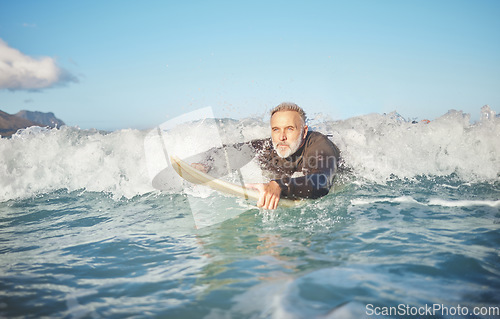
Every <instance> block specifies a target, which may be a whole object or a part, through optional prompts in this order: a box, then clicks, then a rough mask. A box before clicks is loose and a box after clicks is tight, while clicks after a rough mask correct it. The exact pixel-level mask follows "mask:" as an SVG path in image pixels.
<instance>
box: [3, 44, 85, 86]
mask: <svg viewBox="0 0 500 319" xmlns="http://www.w3.org/2000/svg"><path fill="white" fill-rule="evenodd" d="M67 82H78V79H77V78H76V77H75V76H74V75H72V74H70V73H69V72H67V71H65V70H64V69H61V68H60V67H58V66H57V64H56V61H55V60H54V59H53V58H51V57H41V58H38V59H36V58H32V57H30V56H27V55H25V54H23V53H22V52H20V51H19V50H16V49H14V48H11V47H9V45H8V44H7V43H5V42H4V41H3V40H2V39H0V89H9V90H39V89H44V88H48V87H52V86H55V85H61V84H64V83H67Z"/></svg>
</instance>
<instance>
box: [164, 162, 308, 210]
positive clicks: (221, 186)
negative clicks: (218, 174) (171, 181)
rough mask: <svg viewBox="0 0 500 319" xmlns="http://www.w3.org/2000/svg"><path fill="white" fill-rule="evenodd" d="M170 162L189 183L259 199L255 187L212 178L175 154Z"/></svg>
mask: <svg viewBox="0 0 500 319" xmlns="http://www.w3.org/2000/svg"><path fill="white" fill-rule="evenodd" d="M170 162H171V164H172V167H173V168H174V170H175V171H176V172H177V174H179V176H180V177H181V178H183V179H184V180H186V181H188V182H190V183H193V184H199V185H205V186H208V187H210V188H211V189H214V190H216V191H219V192H221V193H225V194H229V195H233V196H237V197H242V198H245V199H251V200H255V202H257V201H258V200H259V191H257V190H255V189H251V188H246V187H244V186H242V185H237V184H234V183H230V182H227V181H224V180H221V179H218V178H214V177H212V176H210V175H208V174H206V173H204V172H202V171H200V170H197V169H196V168H194V167H192V166H191V165H189V164H188V163H186V162H184V161H183V160H181V159H180V158H178V157H177V156H170ZM301 202H302V201H300V200H291V199H287V198H281V199H280V201H279V202H278V206H281V207H294V206H297V205H299V204H300V203H301Z"/></svg>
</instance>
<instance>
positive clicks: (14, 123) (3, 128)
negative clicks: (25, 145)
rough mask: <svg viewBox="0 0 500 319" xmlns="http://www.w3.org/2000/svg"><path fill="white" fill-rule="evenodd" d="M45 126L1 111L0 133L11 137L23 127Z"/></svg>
mask: <svg viewBox="0 0 500 319" xmlns="http://www.w3.org/2000/svg"><path fill="white" fill-rule="evenodd" d="M30 126H44V125H41V124H38V123H35V122H33V121H30V120H27V119H24V118H22V117H18V116H15V115H11V114H8V113H5V112H3V111H0V135H1V136H2V137H10V136H12V134H14V133H16V132H17V130H19V129H21V128H27V127H30Z"/></svg>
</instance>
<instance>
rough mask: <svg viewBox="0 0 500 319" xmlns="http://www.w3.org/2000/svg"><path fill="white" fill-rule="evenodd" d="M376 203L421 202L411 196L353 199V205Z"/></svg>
mask: <svg viewBox="0 0 500 319" xmlns="http://www.w3.org/2000/svg"><path fill="white" fill-rule="evenodd" d="M374 203H397V204H421V203H420V202H418V201H416V200H415V199H414V198H413V197H411V196H400V197H394V198H391V197H377V198H356V199H352V200H351V205H354V206H357V205H371V204H374Z"/></svg>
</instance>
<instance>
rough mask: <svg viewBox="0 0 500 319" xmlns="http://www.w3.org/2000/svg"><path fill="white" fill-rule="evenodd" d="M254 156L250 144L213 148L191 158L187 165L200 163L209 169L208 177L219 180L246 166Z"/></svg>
mask: <svg viewBox="0 0 500 319" xmlns="http://www.w3.org/2000/svg"><path fill="white" fill-rule="evenodd" d="M254 156H255V151H254V149H253V147H252V145H251V143H250V142H246V143H238V144H231V145H223V146H222V147H214V148H211V149H209V150H208V151H206V152H203V153H201V154H198V155H195V156H192V157H190V158H188V159H186V161H187V162H188V163H201V164H203V165H205V166H207V168H208V169H209V172H210V175H211V176H212V177H215V178H219V177H222V176H225V175H227V174H229V173H230V172H232V171H235V170H237V169H240V168H241V167H243V166H245V165H246V164H248V163H249V162H250V161H251V160H252V159H253V158H254Z"/></svg>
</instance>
